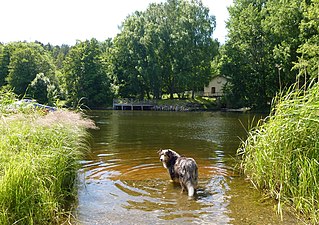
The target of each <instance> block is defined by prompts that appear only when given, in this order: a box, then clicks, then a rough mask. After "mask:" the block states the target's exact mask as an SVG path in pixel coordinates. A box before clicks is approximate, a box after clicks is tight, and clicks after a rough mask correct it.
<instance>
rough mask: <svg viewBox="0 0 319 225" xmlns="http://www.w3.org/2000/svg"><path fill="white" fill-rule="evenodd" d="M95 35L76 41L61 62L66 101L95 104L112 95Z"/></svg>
mask: <svg viewBox="0 0 319 225" xmlns="http://www.w3.org/2000/svg"><path fill="white" fill-rule="evenodd" d="M101 56H102V52H101V48H100V43H99V42H98V41H97V40H96V39H91V40H87V41H84V42H78V43H77V44H76V45H75V46H74V47H73V48H71V50H70V51H69V54H68V55H67V58H66V60H65V63H64V77H63V79H64V87H65V91H66V98H67V101H68V103H69V104H70V105H71V106H73V107H76V106H78V105H79V104H82V103H83V104H85V105H86V106H88V107H92V108H96V107H102V106H106V105H107V104H108V103H109V101H110V100H111V99H112V93H111V89H110V79H109V77H108V74H107V69H106V65H105V63H104V61H103V59H102V57H101Z"/></svg>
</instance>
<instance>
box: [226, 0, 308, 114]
mask: <svg viewBox="0 0 319 225" xmlns="http://www.w3.org/2000/svg"><path fill="white" fill-rule="evenodd" d="M301 3H302V0H289V1H281V0H263V1H261V0H258V1H257V0H250V1H246V0H239V1H235V2H234V5H233V6H231V7H230V8H229V12H230V19H229V21H228V23H227V27H228V29H229V34H228V36H229V39H228V41H227V43H226V44H225V47H224V51H223V52H222V53H223V56H222V62H223V65H222V73H223V74H225V75H227V76H228V77H229V78H230V81H231V84H232V86H230V87H229V95H230V96H229V97H230V98H233V99H234V100H235V101H237V102H239V104H240V105H242V106H243V105H244V106H255V107H257V108H264V107H268V106H269V103H270V102H271V99H272V98H273V97H274V96H275V95H276V93H277V92H278V91H280V90H281V89H285V88H288V87H289V86H290V85H291V84H292V83H294V82H295V79H296V76H297V74H298V71H295V70H292V67H293V66H294V64H295V63H296V62H297V60H298V56H300V54H298V52H297V49H298V46H299V45H300V44H301V40H300V32H299V25H300V22H301V20H302V18H303V17H302V11H303V10H304V8H302V7H301V6H300V5H301Z"/></svg>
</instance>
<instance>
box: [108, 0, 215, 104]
mask: <svg viewBox="0 0 319 225" xmlns="http://www.w3.org/2000/svg"><path fill="white" fill-rule="evenodd" d="M208 13H209V10H208V9H207V8H206V7H204V6H203V5H202V3H201V1H186V0H169V1H167V2H165V3H160V4H151V5H150V6H149V7H148V8H147V10H146V11H144V12H135V13H134V14H132V15H130V16H129V17H127V18H126V20H125V21H124V22H123V24H122V30H121V33H120V34H119V35H118V36H117V37H116V38H115V39H114V49H113V54H112V62H113V73H114V74H115V75H116V84H117V85H118V86H119V95H121V96H122V97H139V98H144V96H147V97H148V98H150V97H151V96H153V97H155V98H161V96H162V94H165V93H168V94H170V96H171V97H172V96H173V94H174V93H182V92H184V91H186V90H198V89H200V88H202V87H203V86H204V84H206V83H207V82H208V81H209V79H210V75H211V70H210V62H211V59H212V58H213V56H214V52H213V49H215V48H216V43H215V42H213V41H212V39H211V36H212V33H213V30H214V28H215V18H214V17H211V16H209V14H208Z"/></svg>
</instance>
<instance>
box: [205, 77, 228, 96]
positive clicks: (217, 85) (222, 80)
mask: <svg viewBox="0 0 319 225" xmlns="http://www.w3.org/2000/svg"><path fill="white" fill-rule="evenodd" d="M226 83H227V78H226V77H225V76H223V75H217V76H214V77H213V78H212V80H211V81H210V82H209V84H208V86H206V87H204V93H203V96H204V97H221V96H223V95H224V91H223V89H224V86H225V85H226Z"/></svg>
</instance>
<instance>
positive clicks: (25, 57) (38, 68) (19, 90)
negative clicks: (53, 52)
mask: <svg viewBox="0 0 319 225" xmlns="http://www.w3.org/2000/svg"><path fill="white" fill-rule="evenodd" d="M8 67H9V71H8V72H9V73H8V76H7V78H6V79H7V82H8V84H9V86H10V87H11V88H13V89H14V91H15V93H16V94H18V95H24V94H25V92H26V90H27V88H28V86H29V84H30V83H31V81H32V80H33V79H34V78H35V77H36V75H37V74H39V73H43V74H45V75H46V76H47V77H49V78H51V77H54V75H55V67H54V65H53V62H52V58H50V56H49V55H48V54H47V53H46V52H45V50H44V49H43V47H42V46H40V45H38V44H35V43H17V46H16V47H15V48H14V50H13V51H12V52H11V56H10V63H9V66H8Z"/></svg>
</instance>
